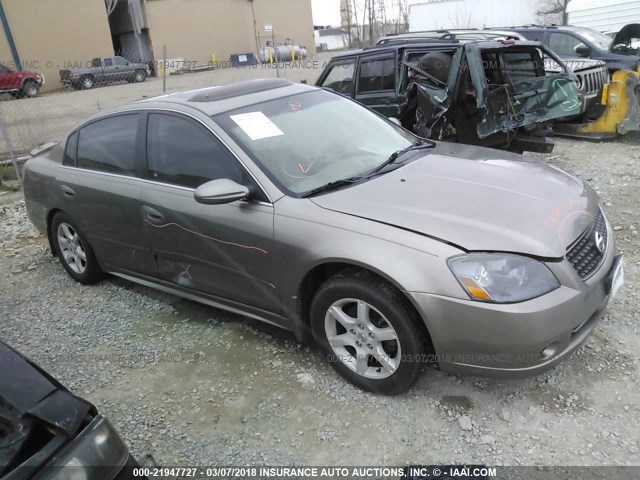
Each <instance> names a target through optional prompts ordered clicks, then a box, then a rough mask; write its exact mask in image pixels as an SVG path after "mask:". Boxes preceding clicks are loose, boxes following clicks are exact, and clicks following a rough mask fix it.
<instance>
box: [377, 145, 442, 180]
mask: <svg viewBox="0 0 640 480" xmlns="http://www.w3.org/2000/svg"><path fill="white" fill-rule="evenodd" d="M435 146H436V144H435V143H434V142H430V141H428V140H419V141H418V142H417V143H414V144H413V145H409V146H408V147H407V148H403V149H402V150H398V151H397V152H393V153H392V154H391V155H390V156H389V158H388V159H387V160H385V162H384V163H383V164H382V165H380V166H378V167H376V168H375V169H374V170H373V171H372V172H371V173H369V175H375V174H376V173H378V172H380V171H381V170H382V169H383V168H384V167H386V166H388V165H391V164H393V163H396V160H398V159H399V158H400V157H402V156H403V155H405V154H407V153H409V152H413V151H415V150H426V149H429V148H433V147H435Z"/></svg>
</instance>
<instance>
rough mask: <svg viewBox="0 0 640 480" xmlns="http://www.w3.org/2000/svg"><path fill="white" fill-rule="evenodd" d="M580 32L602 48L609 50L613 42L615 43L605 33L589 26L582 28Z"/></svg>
mask: <svg viewBox="0 0 640 480" xmlns="http://www.w3.org/2000/svg"><path fill="white" fill-rule="evenodd" d="M580 34H581V35H582V36H583V37H584V38H586V39H587V40H589V41H590V42H591V43H593V44H595V46H596V47H598V48H600V49H602V50H609V48H610V47H611V43H613V40H612V39H611V37H609V36H607V35H605V34H604V33H600V32H597V31H595V30H591V29H589V28H585V29H584V30H580Z"/></svg>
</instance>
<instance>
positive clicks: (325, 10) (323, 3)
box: [311, 0, 424, 27]
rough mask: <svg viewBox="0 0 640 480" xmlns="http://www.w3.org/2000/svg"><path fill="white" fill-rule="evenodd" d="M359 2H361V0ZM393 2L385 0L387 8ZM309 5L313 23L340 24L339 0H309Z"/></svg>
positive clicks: (411, 0) (416, 0) (412, 1)
mask: <svg viewBox="0 0 640 480" xmlns="http://www.w3.org/2000/svg"><path fill="white" fill-rule="evenodd" d="M420 1H424V0H409V3H420ZM360 2H361V3H362V0H360ZM394 3H395V2H393V1H392V0H387V5H388V6H387V9H389V6H390V5H392V4H394ZM311 7H312V8H313V24H314V25H332V26H334V27H339V26H340V0H311ZM387 11H389V10H387Z"/></svg>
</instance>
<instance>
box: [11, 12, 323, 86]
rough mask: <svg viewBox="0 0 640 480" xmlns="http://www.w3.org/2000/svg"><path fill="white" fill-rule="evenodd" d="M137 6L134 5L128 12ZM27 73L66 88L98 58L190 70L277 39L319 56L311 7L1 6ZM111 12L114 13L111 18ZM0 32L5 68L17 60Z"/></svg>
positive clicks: (277, 41) (254, 48) (221, 60)
mask: <svg viewBox="0 0 640 480" xmlns="http://www.w3.org/2000/svg"><path fill="white" fill-rule="evenodd" d="M130 4H131V5H130ZM0 5H1V6H2V7H3V9H4V13H5V15H6V20H7V23H8V25H9V29H10V33H11V36H12V37H13V43H14V45H15V50H16V53H17V56H18V58H19V60H20V62H21V64H22V67H23V69H25V70H33V71H36V72H39V73H42V74H44V75H45V78H46V80H47V83H46V85H45V88H44V90H45V91H46V90H52V89H56V88H60V83H59V73H58V71H59V70H62V69H65V68H73V67H76V66H80V65H84V64H86V62H87V61H88V60H90V59H91V58H93V57H98V56H108V55H113V54H114V52H115V53H116V54H122V55H123V56H125V57H127V58H128V59H129V60H143V61H145V62H150V61H158V60H161V59H162V56H163V47H164V46H165V45H166V48H167V58H172V59H176V58H180V59H183V60H184V61H185V62H187V65H203V64H207V63H208V62H210V61H211V60H212V55H215V59H216V60H217V61H218V62H228V61H229V59H230V56H231V55H234V54H246V53H253V54H256V55H257V53H258V50H259V49H260V48H262V47H264V46H266V43H267V41H270V40H271V37H272V33H270V32H267V31H266V29H265V26H267V25H270V26H271V27H272V28H273V32H274V35H275V40H276V44H282V43H284V42H285V41H290V42H291V43H292V44H294V45H300V46H304V47H306V48H307V50H308V52H309V54H310V55H313V54H314V53H315V41H314V33H313V20H312V14H311V0H106V1H105V0H64V1H60V0H0ZM108 10H110V11H108ZM14 57H15V56H14V55H13V52H12V49H11V47H10V44H9V40H8V38H7V34H6V32H5V31H4V29H3V27H2V26H1V25H0V63H2V64H3V65H6V66H9V67H14V66H15V64H16V59H15V58H14Z"/></svg>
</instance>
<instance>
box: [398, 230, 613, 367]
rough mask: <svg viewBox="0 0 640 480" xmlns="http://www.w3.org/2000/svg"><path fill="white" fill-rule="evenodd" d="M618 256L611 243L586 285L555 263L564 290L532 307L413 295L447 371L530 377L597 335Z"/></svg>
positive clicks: (564, 263)
mask: <svg viewBox="0 0 640 480" xmlns="http://www.w3.org/2000/svg"><path fill="white" fill-rule="evenodd" d="M607 228H608V230H609V238H613V232H611V228H610V227H609V226H608V227H607ZM616 255H617V251H616V247H615V242H610V245H609V247H608V251H607V254H606V256H605V258H604V260H603V262H602V265H601V266H600V268H599V269H598V271H597V272H596V273H595V274H594V275H593V276H592V277H591V278H589V279H588V280H586V281H583V280H581V279H580V278H579V277H578V275H577V274H576V272H575V271H574V270H573V267H571V265H570V264H569V262H567V261H562V262H560V263H553V264H548V265H549V267H550V268H551V269H552V270H553V272H554V274H555V275H556V276H557V277H558V280H560V283H561V285H562V286H561V287H560V288H558V289H557V290H555V291H553V292H551V293H548V294H546V295H543V296H542V297H539V298H536V299H534V300H530V301H527V302H521V303H515V304H508V305H504V304H502V305H499V304H489V303H481V302H476V301H471V300H466V299H458V298H452V297H445V296H441V295H431V294H425V293H409V295H410V297H411V298H412V300H413V303H414V304H415V305H416V306H417V307H418V309H419V310H420V313H421V314H422V317H423V318H424V319H425V323H426V324H427V328H428V330H429V333H430V335H431V340H432V343H433V346H434V349H435V360H436V362H437V363H438V365H439V366H440V368H441V369H442V370H444V371H447V372H450V373H461V374H471V375H481V376H498V377H512V378H518V377H527V376H532V375H536V374H539V373H541V372H543V371H545V370H547V369H549V368H551V367H553V366H554V365H556V364H557V363H559V362H561V361H562V360H564V359H565V358H566V357H568V356H569V355H570V354H571V353H572V352H573V351H574V350H576V349H577V348H578V347H580V346H581V345H582V344H583V343H584V342H585V340H586V339H587V338H588V337H589V335H590V334H591V333H592V332H593V330H594V328H595V327H596V325H597V324H598V322H599V320H600V319H601V318H602V315H603V314H604V311H605V309H606V307H607V304H608V303H609V300H610V294H609V288H610V277H611V275H612V273H613V269H614V268H615V266H616Z"/></svg>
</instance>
